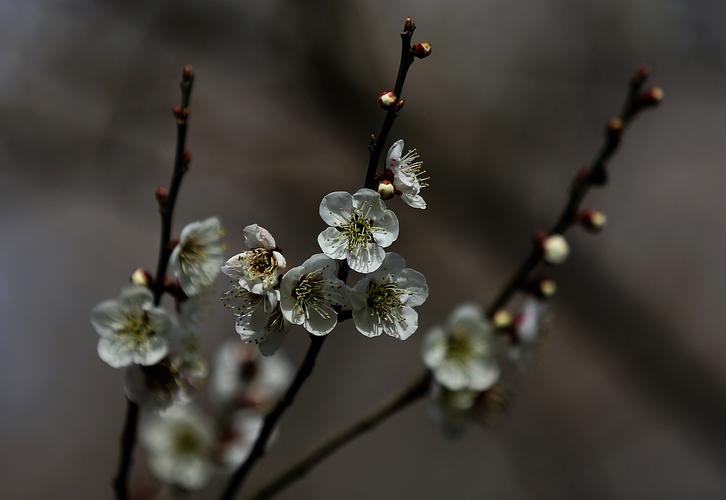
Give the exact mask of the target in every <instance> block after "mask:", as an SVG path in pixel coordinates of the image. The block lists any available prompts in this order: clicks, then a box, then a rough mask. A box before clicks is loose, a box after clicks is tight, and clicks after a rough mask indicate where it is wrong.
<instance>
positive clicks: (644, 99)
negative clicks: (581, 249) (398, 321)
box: [249, 68, 662, 500]
mask: <svg viewBox="0 0 726 500" xmlns="http://www.w3.org/2000/svg"><path fill="white" fill-rule="evenodd" d="M648 74H649V72H648V70H647V69H646V68H641V69H639V70H638V72H637V73H636V74H635V76H634V77H633V78H632V79H631V83H630V90H629V92H628V97H627V99H626V101H625V105H624V106H623V110H622V112H621V114H620V116H619V117H617V118H614V119H613V120H611V121H610V123H609V124H608V128H607V130H606V139H605V143H604V144H603V146H602V147H601V149H600V151H599V152H598V154H597V155H596V157H595V160H594V161H593V163H592V165H591V166H590V167H589V168H588V169H587V170H585V171H583V172H582V173H580V174H578V176H577V177H576V178H575V181H574V183H573V185H572V190H571V192H570V196H569V198H568V200H567V203H566V205H565V208H564V209H563V211H562V214H561V215H560V216H559V217H558V219H557V222H555V224H554V225H553V226H552V229H551V230H550V234H555V233H560V234H561V233H564V232H565V231H566V230H567V229H569V228H570V227H571V226H572V225H573V224H574V222H575V218H576V214H577V212H578V210H579V207H580V204H581V203H582V201H583V199H584V198H585V195H587V193H588V191H589V190H590V188H592V187H593V186H597V185H602V184H603V183H604V181H605V178H606V174H607V172H606V170H605V169H606V164H607V161H608V160H609V159H610V157H611V156H612V155H613V153H614V152H615V151H616V150H617V147H618V145H619V144H620V139H621V137H622V132H623V131H624V129H625V127H626V126H627V125H628V124H629V123H630V122H631V121H632V120H633V118H635V116H637V115H638V113H640V112H641V111H643V110H644V109H647V108H649V107H652V106H653V105H655V104H657V103H658V101H659V100H660V98H661V97H662V95H661V94H662V92H661V91H660V90H659V89H651V90H649V91H647V92H645V93H643V92H642V88H643V85H644V83H645V80H646V79H647V77H648ZM654 93H655V99H654V95H653V94H654ZM541 260H542V254H541V251H540V250H539V248H538V247H537V246H535V247H534V248H533V250H532V251H531V252H530V253H529V255H528V256H527V258H526V259H525V260H524V262H523V263H522V265H521V266H520V267H519V269H518V271H517V272H516V273H515V275H514V277H513V278H512V279H511V280H510V281H509V282H507V283H506V284H505V285H504V287H503V288H502V290H501V291H500V292H499V294H498V295H497V296H496V297H495V299H494V300H493V301H492V303H491V304H490V305H489V307H488V308H487V314H488V315H489V316H490V317H491V316H492V315H493V314H494V313H495V312H496V311H498V310H499V309H501V308H502V307H504V306H505V305H506V304H507V303H508V302H509V300H510V299H511V298H512V297H513V296H514V294H515V293H516V292H517V291H519V290H520V289H521V287H522V286H523V284H524V283H525V281H526V280H527V278H528V276H529V274H530V273H531V272H532V271H533V270H534V268H535V267H536V266H537V264H539V262H540V261H541ZM345 313H346V311H343V312H341V314H340V315H339V319H347V315H346V316H344V314H345ZM430 383H431V375H430V373H429V372H428V371H424V372H423V373H422V374H420V375H418V376H417V377H415V378H414V379H413V380H412V382H411V383H409V385H407V386H406V387H405V388H404V389H403V390H401V391H400V392H399V393H397V394H395V395H394V396H393V397H391V398H390V399H388V400H387V401H386V402H384V403H382V404H380V405H379V406H378V407H377V408H376V409H375V410H373V411H372V412H371V413H369V414H367V415H365V416H364V417H363V418H361V419H359V420H357V421H355V422H354V423H352V424H351V425H349V426H347V427H345V428H343V429H341V430H339V431H338V432H336V433H335V434H332V435H331V436H329V437H328V438H327V439H325V440H324V441H322V442H321V443H320V444H318V445H316V446H314V447H313V448H312V449H311V450H310V451H309V452H308V453H307V454H306V455H305V456H303V457H302V458H301V459H300V460H298V461H297V462H295V463H294V464H293V465H291V466H290V467H288V468H287V469H285V471H283V472H282V473H281V474H279V475H278V476H276V477H275V478H273V479H272V480H271V481H270V482H268V483H267V484H266V485H265V486H263V487H262V488H261V489H260V490H258V491H257V492H256V493H255V494H253V495H252V496H251V497H250V498H249V500H260V499H267V498H272V497H273V496H274V495H276V494H277V493H279V492H281V491H282V490H283V489H285V488H286V487H288V486H290V485H291V484H292V483H294V482H295V481H297V480H299V479H301V478H302V477H303V476H304V475H305V474H306V473H307V472H308V471H309V470H310V469H312V468H313V467H314V466H315V465H317V464H318V463H320V462H321V461H322V460H324V459H325V458H327V457H328V456H330V455H331V454H332V453H333V452H335V451H336V450H338V449H339V448H341V447H342V446H343V445H345V444H347V443H349V442H351V441H352V440H353V439H355V438H357V437H358V436H360V435H362V434H363V433H364V432H366V431H369V430H371V429H373V428H374V427H376V426H377V425H379V424H381V423H383V422H384V421H385V420H386V419H387V418H388V417H390V416H392V415H394V414H395V413H397V412H398V411H400V410H402V409H404V408H406V407H407V406H408V405H410V404H411V403H414V402H415V401H417V400H418V399H420V398H422V397H423V396H425V395H426V392H427V389H428V387H429V385H430Z"/></svg>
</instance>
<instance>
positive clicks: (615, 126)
mask: <svg viewBox="0 0 726 500" xmlns="http://www.w3.org/2000/svg"><path fill="white" fill-rule="evenodd" d="M607 131H608V135H609V136H610V137H612V138H613V139H615V138H618V137H620V135H621V134H622V133H623V120H621V119H620V117H619V116H616V117H614V118H611V119H610V121H609V122H608V128H607Z"/></svg>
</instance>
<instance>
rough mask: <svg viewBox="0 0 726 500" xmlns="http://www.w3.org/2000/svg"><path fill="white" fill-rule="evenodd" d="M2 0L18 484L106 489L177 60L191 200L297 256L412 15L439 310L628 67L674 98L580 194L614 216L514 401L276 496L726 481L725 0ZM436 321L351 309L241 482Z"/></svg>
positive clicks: (415, 255)
mask: <svg viewBox="0 0 726 500" xmlns="http://www.w3.org/2000/svg"><path fill="white" fill-rule="evenodd" d="M0 13H1V14H0V26H1V29H0V41H1V42H2V47H3V49H2V51H0V68H1V71H0V112H1V113H2V115H1V116H2V121H1V122H0V207H1V208H2V210H0V231H1V234H2V243H1V244H0V315H1V317H2V334H1V336H0V378H1V379H2V381H3V382H2V384H0V405H1V406H2V411H0V449H2V458H1V459H0V460H1V461H2V467H1V468H0V471H1V472H0V484H2V493H1V494H0V496H2V497H3V498H7V499H42V498H48V497H53V498H62V499H97V498H99V499H100V498H110V497H111V490H110V488H109V480H110V478H111V476H112V473H113V470H114V468H115V465H116V460H117V452H118V450H117V439H118V436H119V432H120V430H121V426H122V421H123V412H124V408H125V401H124V398H123V395H122V371H120V370H113V369H111V368H109V367H108V366H106V365H105V364H103V363H102V362H101V360H100V359H99V358H98V357H97V355H96V342H97V336H96V334H95V333H94V331H93V330H92V328H91V326H90V324H89V322H88V314H89V310H90V309H91V307H92V306H93V305H95V304H96V303H97V302H99V301H100V300H103V299H106V298H110V297H115V296H116V295H117V292H118V290H119V288H120V287H121V286H122V285H123V284H124V283H126V280H127V279H128V276H129V274H130V272H131V271H132V270H133V269H134V268H135V267H137V266H144V267H147V268H149V269H152V268H153V266H154V264H155V262H156V254H157V244H158V243H157V242H158V232H159V221H158V216H157V211H156V204H155V200H154V196H153V191H154V188H155V187H156V186H158V185H161V184H165V183H167V182H168V179H169V177H170V173H171V166H172V155H173V147H174V136H175V131H174V120H173V118H172V116H171V113H170V111H169V110H170V107H171V106H173V105H175V104H176V103H177V100H178V87H177V82H178V78H179V74H180V68H181V67H182V65H183V64H186V63H190V64H193V65H194V68H195V72H196V74H197V80H196V84H195V91H194V96H193V115H192V116H193V119H192V122H191V131H190V149H191V151H192V155H193V162H192V169H191V171H190V173H189V175H188V176H187V177H186V179H185V183H184V186H183V188H182V192H181V195H180V200H179V204H178V210H177V213H176V221H175V222H176V228H177V229H178V228H180V227H181V225H182V224H184V223H187V222H190V221H193V220H199V219H202V218H205V217H207V216H209V215H213V214H216V215H218V216H219V217H220V218H221V219H222V222H223V223H224V225H225V226H226V228H227V233H228V237H227V241H228V246H229V252H230V254H232V253H236V252H237V251H239V248H240V245H241V235H240V231H241V228H242V227H244V226H245V225H247V224H250V223H259V224H260V225H263V226H265V227H267V228H268V229H269V230H270V231H272V233H273V234H274V235H275V236H276V238H277V240H278V243H279V245H280V246H281V247H283V248H284V249H285V251H286V256H287V258H288V261H289V262H301V261H302V260H303V259H304V258H306V257H307V256H309V255H310V254H311V253H315V252H316V251H317V250H318V247H317V245H316V237H317V234H318V232H319V231H320V230H322V228H323V227H324V226H323V223H322V221H320V219H319V217H318V215H317V207H318V204H319V202H320V199H321V197H322V196H323V195H325V194H326V193H328V192H330V191H334V190H341V189H343V190H349V191H353V190H355V189H357V188H358V187H359V186H360V185H361V184H362V182H363V177H364V171H365V165H366V162H367V144H368V135H369V134H370V133H371V132H372V131H377V130H378V128H379V127H380V123H381V121H382V119H383V112H382V111H381V110H380V109H378V107H377V105H376V101H375V99H376V96H377V93H378V92H379V91H382V90H387V89H389V88H390V87H392V85H393V80H394V78H395V72H396V68H397V64H398V57H399V46H400V42H399V36H398V32H399V30H400V28H401V23H402V20H403V18H404V17H405V16H407V15H410V16H412V17H413V18H414V20H415V21H416V23H417V25H418V30H417V32H416V38H417V39H419V40H428V41H430V42H431V44H432V45H433V55H432V56H431V57H430V58H429V59H426V60H425V61H421V62H417V63H416V64H415V65H414V66H413V68H412V70H411V72H410V73H409V78H408V81H407V85H406V89H405V92H404V94H405V96H404V97H405V98H406V108H405V110H404V112H403V113H402V114H401V116H400V117H399V119H398V120H397V122H396V125H395V128H394V132H393V135H392V139H396V138H399V137H401V138H404V139H405V140H406V144H407V146H409V147H417V148H418V149H419V151H420V153H421V154H422V155H423V159H424V161H425V164H426V166H427V169H428V170H429V171H430V173H431V175H432V178H433V179H432V186H431V187H430V188H428V189H427V190H426V191H425V193H424V195H425V197H426V199H427V201H428V202H429V209H428V210H427V211H426V212H425V213H422V212H419V211H416V210H413V209H409V208H408V207H405V206H404V205H402V204H401V203H400V202H398V201H397V202H395V203H393V208H394V209H395V210H396V211H397V213H398V216H399V219H400V221H401V228H402V229H401V236H400V238H399V240H398V241H397V242H396V244H395V250H396V251H397V252H399V253H401V254H402V255H404V256H405V257H406V259H407V261H408V263H409V265H410V266H411V267H413V268H415V269H419V270H421V271H423V272H424V273H425V274H426V276H427V278H428V280H429V284H430V287H431V296H430V299H429V302H428V303H427V304H426V306H425V307H424V308H423V309H422V313H421V325H422V330H425V328H426V327H427V326H430V325H433V324H434V323H436V322H439V321H441V320H442V319H443V318H445V316H446V314H447V313H448V312H449V311H450V310H451V309H452V307H453V306H454V305H456V304H457V303H459V302H461V301H464V300H471V299H473V300H479V301H482V302H488V301H489V300H491V298H492V297H493V296H494V294H495V292H496V291H497V289H498V288H499V287H500V286H501V284H502V283H503V282H504V280H505V279H506V278H507V277H508V276H509V274H510V273H511V272H512V270H513V269H514V267H515V266H516V265H518V263H519V262H520V261H521V259H522V258H523V257H524V255H525V253H526V252H527V251H528V248H529V244H530V238H531V235H532V233H533V232H534V231H535V230H536V229H538V228H542V227H545V226H549V225H550V223H551V221H552V219H553V218H554V217H555V216H556V215H557V213H559V210H560V208H561V204H562V203H563V202H564V199H565V195H566V188H567V186H568V184H569V182H570V179H571V178H572V176H573V174H574V172H575V171H576V170H577V169H578V168H579V167H581V166H582V165H584V164H586V163H587V162H588V161H589V160H590V159H591V157H592V156H593V154H594V153H595V151H596V148H597V147H598V146H599V144H600V140H601V135H602V129H603V126H604V124H605V123H606V121H607V120H608V119H609V118H610V117H611V116H612V115H613V114H615V113H617V111H618V110H619V107H620V104H621V102H622V98H623V96H624V92H625V89H626V82H627V79H628V77H629V76H630V74H631V73H632V71H633V70H634V69H635V68H636V67H637V66H638V65H640V64H642V63H648V64H650V65H652V66H653V68H654V76H653V79H652V82H653V83H656V84H659V85H661V86H662V87H663V88H664V89H665V91H666V101H665V104H664V105H663V106H662V107H661V108H660V109H658V110H657V111H654V112H649V113H646V114H644V115H643V116H641V117H640V118H639V119H638V120H637V121H636V122H635V123H634V125H633V127H632V129H631V130H630V131H629V133H628V135H627V137H626V138H625V141H624V143H623V147H622V148H621V151H620V153H619V154H618V156H617V157H616V159H615V160H614V162H613V163H612V164H611V172H612V176H611V182H610V184H609V185H608V188H607V189H605V190H600V191H597V192H595V193H593V195H592V196H591V198H589V199H588V203H587V206H589V207H591V208H598V209H601V210H603V211H605V212H606V213H607V215H608V218H609V222H608V227H607V229H606V230H605V231H604V232H603V233H602V234H600V235H597V236H595V237H590V236H588V235H585V234H584V233H582V232H580V231H574V232H573V233H572V235H571V237H570V243H571V245H572V247H573V254H572V256H571V259H570V261H569V262H568V263H567V265H566V266H563V267H561V268H557V269H556V270H554V272H553V276H554V277H556V279H557V280H558V282H559V284H560V293H559V294H558V296H557V297H556V298H555V300H554V304H553V310H554V312H555V317H554V322H553V327H552V331H551V334H550V335H549V337H548V339H547V342H546V344H545V345H544V347H543V348H542V350H541V352H540V356H539V357H538V359H537V361H536V362H535V364H534V365H533V366H532V368H531V370H530V371H529V372H528V374H527V375H526V378H525V380H524V382H523V383H522V384H521V385H520V387H519V394H518V396H517V400H516V403H515V404H514V406H513V408H512V410H511V412H510V414H509V416H508V418H507V419H506V420H505V421H504V422H503V423H502V424H501V425H499V426H498V427H496V428H494V429H492V430H484V429H480V428H476V427H472V428H471V429H469V432H467V433H466V434H465V435H464V436H463V437H462V438H461V439H458V440H454V441H451V440H449V439H447V438H445V437H444V436H443V435H442V434H441V432H439V429H438V428H437V426H436V425H435V424H434V423H433V422H432V421H431V420H430V419H429V418H428V416H427V414H426V409H425V405H423V404H422V403H419V404H417V405H415V406H413V407H410V408H408V409H407V410H406V411H405V412H403V413H401V414H399V415H397V416H395V417H394V418H392V419H391V420H390V421H388V422H386V423H385V424H384V425H382V426H381V427H379V428H377V429H375V430H374V431H373V432H371V433H369V434H367V435H365V436H364V437H363V438H361V439H359V440H357V441H355V442H354V443H353V444H352V445H350V446H348V447H346V448H345V449H343V450H342V451H340V452H339V453H336V454H335V455H334V456H332V457H331V458H330V459H328V460H326V461H325V462H324V463H323V464H322V465H320V466H319V467H318V468H316V469H315V470H314V471H313V472H312V473H310V474H309V476H308V477H306V478H305V479H304V480H303V481H301V482H299V483H297V484H296V485H294V486H293V487H291V488H290V489H288V490H287V491H286V492H285V493H284V494H283V495H281V496H280V498H284V499H299V498H315V499H339V498H347V499H370V498H380V499H388V498H416V499H439V498H451V499H454V498H455V499H474V498H492V499H532V498H537V499H581V498H588V499H601V498H602V499H649V498H659V499H664V498H668V499H681V498H698V499H701V498H703V499H712V498H726V475H724V474H723V471H724V466H726V400H724V394H726V367H725V365H724V363H723V354H724V352H726V338H725V337H724V335H723V330H724V326H725V325H724V315H723V300H724V297H726V279H725V278H726V264H724V258H723V256H724V254H725V253H726V232H724V231H723V230H722V228H723V220H724V209H723V202H722V198H723V194H722V193H723V186H725V185H726V169H725V168H724V164H723V158H725V157H726V141H724V140H723V134H724V130H726V99H724V98H723V96H724V88H726V86H725V84H726V29H724V23H725V22H726V3H724V2H722V1H721V0H700V1H689V2H687V1H685V0H597V1H594V0H591V1H587V2H582V1H576V0H546V1H540V2H529V1H524V0H508V1H504V0H483V1H472V0H457V1H453V0H452V1H447V2H434V1H412V0H409V1H400V2H395V3H393V2H387V1H382V0H381V1H378V0H375V1H371V0H368V1H365V2H364V1H349V2H339V1H334V0H315V1H310V2H289V1H288V2H285V1H280V0H265V1H256V2H255V1H252V2H241V1H236V0H206V1H205V2H199V1H191V0H173V1H172V0H159V1H155V2H141V1H123V2H122V1H107V2H101V1H91V0H73V1H70V0H69V1H64V0H54V1H50V0H32V1H20V0H5V1H4V2H0ZM207 325H208V328H207V330H206V331H204V332H203V344H204V352H205V353H206V354H209V355H211V354H212V353H213V352H214V349H215V347H216V346H218V345H219V344H220V343H221V342H222V341H223V340H226V339H229V338H234V336H235V335H236V334H235V333H234V330H233V318H232V317H231V315H230V314H229V313H228V312H227V311H225V310H223V308H222V307H221V305H220V306H219V307H218V308H215V309H214V310H213V311H212V313H211V314H210V317H209V321H208V323H207ZM421 338H422V331H420V332H419V333H418V334H417V335H416V336H414V337H413V338H412V339H411V340H410V341H408V342H405V343H401V342H397V341H395V340H393V339H390V338H379V339H375V340H370V339H366V338H364V337H363V336H361V335H358V334H357V333H356V332H355V330H354V328H353V326H352V325H351V324H345V325H344V326H342V327H341V328H340V329H338V330H336V332H335V334H334V335H332V336H331V338H330V339H329V340H328V342H326V345H325V348H324V350H323V352H322V354H321V356H320V358H319V363H318V367H317V369H316V371H315V373H314V374H313V376H312V378H311V379H310V381H309V383H308V384H307V385H306V386H305V387H304V388H303V390H302V392H301V393H300V395H299V399H298V401H297V403H296V404H295V405H294V407H293V408H292V409H291V410H290V411H289V412H288V413H287V414H286V415H285V417H284V419H283V422H282V429H281V433H280V438H279V439H278V441H277V443H276V444H275V446H274V447H273V449H272V450H271V451H270V453H269V454H268V456H267V457H266V458H265V459H264V460H263V461H262V462H260V464H259V468H258V469H257V470H256V473H255V474H254V475H253V478H252V480H251V482H250V486H251V487H254V485H259V484H261V483H262V482H263V481H264V480H265V479H266V478H270V477H272V475H274V473H275V472H276V471H279V470H281V469H282V468H283V467H284V466H285V465H286V464H288V463H289V462H291V461H292V460H294V459H295V457H298V456H300V454H301V453H302V452H303V451H304V450H306V449H307V448H308V447H309V446H310V445H312V444H313V443H315V442H317V441H318V439H319V438H320V437H321V436H323V435H325V434H327V433H328V432H330V431H331V430H333V429H335V428H337V427H338V426H340V425H342V424H343V423H345V422H348V421H349V420H351V419H353V418H355V417H356V416H359V415H360V414H361V413H362V412H364V411H365V410H366V409H367V408H369V407H370V406H371V405H372V404H374V402H376V401H378V400H380V399H381V398H382V397H385V396H386V395H388V394H390V393H391V392H392V391H395V390H397V389H398V388H399V387H401V386H403V385H404V384H406V383H407V381H408V380H409V378H410V377H411V376H412V374H414V373H417V372H418V370H419V369H420V356H419V348H420V341H421ZM306 344H307V341H306V337H305V335H303V334H302V330H296V331H294V332H293V333H292V334H291V335H289V336H288V339H287V341H286V345H285V347H286V349H287V351H288V353H289V354H290V356H291V358H292V359H293V360H294V361H295V362H297V361H298V360H299V359H301V355H302V353H303V351H304V349H305V346H306ZM137 458H138V461H137V467H136V468H135V470H134V477H133V478H134V483H135V485H136V486H139V485H144V484H147V483H148V482H149V481H150V479H149V475H148V472H145V471H144V467H143V455H142V454H141V453H139V454H137ZM221 484H222V483H221V482H217V483H216V484H214V485H212V486H210V487H209V488H208V489H206V490H203V491H202V492H199V493H197V494H195V495H192V496H190V498H215V497H216V495H217V494H218V491H219V488H220V486H221Z"/></svg>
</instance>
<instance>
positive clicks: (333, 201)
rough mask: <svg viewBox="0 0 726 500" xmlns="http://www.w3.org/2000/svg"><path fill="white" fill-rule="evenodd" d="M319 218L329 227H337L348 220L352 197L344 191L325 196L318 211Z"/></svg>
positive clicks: (351, 210) (351, 209)
mask: <svg viewBox="0 0 726 500" xmlns="http://www.w3.org/2000/svg"><path fill="white" fill-rule="evenodd" d="M318 211H319V213H320V218H321V219H323V221H325V223H326V224H327V225H329V226H333V227H338V226H341V225H343V224H345V223H346V222H348V220H349V219H350V214H351V213H352V212H353V196H352V195H351V194H350V193H347V192H345V191H335V192H333V193H330V194H327V195H325V197H324V198H323V201H321V202H320V208H319V209H318Z"/></svg>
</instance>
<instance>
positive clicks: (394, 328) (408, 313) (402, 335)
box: [383, 306, 418, 340]
mask: <svg viewBox="0 0 726 500" xmlns="http://www.w3.org/2000/svg"><path fill="white" fill-rule="evenodd" d="M400 314H401V316H403V321H393V322H389V323H385V324H384V325H383V328H384V329H385V331H386V333H387V334H388V335H390V336H391V337H393V338H395V339H399V340H406V339H407V338H409V337H410V336H411V335H413V334H414V332H415V331H416V330H417V329H418V313H417V312H416V311H414V310H413V308H412V307H408V306H403V307H401V310H400Z"/></svg>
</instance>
